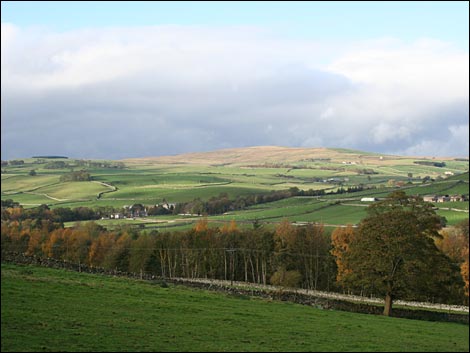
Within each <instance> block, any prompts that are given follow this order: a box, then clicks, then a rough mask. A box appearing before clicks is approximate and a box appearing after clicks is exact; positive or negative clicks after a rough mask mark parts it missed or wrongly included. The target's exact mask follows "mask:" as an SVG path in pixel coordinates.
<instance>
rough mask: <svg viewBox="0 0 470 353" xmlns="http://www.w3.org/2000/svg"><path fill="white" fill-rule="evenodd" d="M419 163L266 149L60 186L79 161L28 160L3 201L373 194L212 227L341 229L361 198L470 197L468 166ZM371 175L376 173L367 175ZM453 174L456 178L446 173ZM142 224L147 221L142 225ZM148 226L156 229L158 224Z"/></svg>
mask: <svg viewBox="0 0 470 353" xmlns="http://www.w3.org/2000/svg"><path fill="white" fill-rule="evenodd" d="M416 160H418V161H422V160H426V159H423V158H412V157H400V156H381V155H379V154H376V153H366V152H360V151H354V150H347V149H288V148H280V147H259V148H246V149H237V150H224V151H215V152H210V153H199V154H198V153H196V154H190V155H180V156H173V157H161V158H147V159H132V160H126V161H124V163H125V167H124V168H110V167H107V168H106V167H97V166H96V165H95V166H93V167H89V168H86V169H87V171H88V172H89V173H90V175H91V178H92V181H91V182H89V181H88V182H61V181H60V176H61V175H63V174H64V173H68V172H70V170H71V169H74V170H78V169H79V168H78V167H77V166H76V165H78V162H77V161H74V160H67V159H62V160H61V161H63V162H65V163H68V164H69V165H70V167H67V168H63V169H47V168H45V167H46V166H48V165H49V164H50V163H51V161H48V160H44V159H33V158H29V159H25V160H24V161H25V164H24V165H20V166H11V165H8V166H6V167H3V168H2V190H1V191H2V192H1V198H2V200H5V199H13V200H14V201H17V202H20V203H21V204H22V205H23V206H24V207H25V208H29V207H35V206H38V205H40V204H47V205H49V206H50V207H51V208H54V207H71V208H74V207H79V206H86V207H96V206H113V207H123V206H125V205H132V204H134V203H141V204H144V205H148V206H150V205H155V204H157V203H161V202H162V201H163V200H164V199H165V200H166V201H167V202H170V203H184V202H190V201H192V200H194V199H196V198H200V199H201V200H203V201H207V200H209V199H210V198H211V197H214V196H218V195H220V194H221V193H224V194H227V195H228V197H229V198H230V199H232V200H234V199H236V198H237V196H247V195H253V194H266V193H269V192H270V191H279V190H287V189H289V188H291V187H297V188H299V189H300V190H310V189H312V190H319V189H323V190H325V191H326V192H330V191H336V190H337V189H338V188H339V187H340V186H342V187H343V188H348V187H357V186H358V185H363V186H366V187H367V186H369V187H373V189H368V190H364V191H361V192H355V193H349V194H348V193H345V194H333V195H325V196H322V197H321V198H312V197H293V198H290V199H287V200H281V201H276V202H271V203H265V204H258V205H254V206H252V207H248V208H246V209H244V210H242V211H234V212H230V214H228V215H219V216H214V217H211V218H210V220H211V221H213V222H216V221H228V220H231V219H235V220H237V221H240V222H252V221H254V220H255V219H257V220H258V221H261V222H266V223H268V224H271V223H273V222H278V221H280V220H281V219H282V218H285V217H287V218H289V219H290V220H291V221H296V222H322V223H325V224H331V225H337V224H348V223H352V224H356V223H359V222H360V220H361V219H362V218H363V217H364V216H365V214H366V212H365V207H360V204H361V202H360V199H361V198H362V197H377V198H383V197H386V196H387V195H388V194H389V193H390V192H392V191H394V190H397V189H398V188H400V189H403V190H405V191H406V192H407V193H408V194H409V195H416V194H418V195H423V196H424V195H446V194H449V195H455V194H458V195H461V194H465V195H468V194H469V184H468V167H469V163H468V161H465V160H456V159H452V158H447V159H445V163H446V167H444V168H442V167H435V166H432V165H421V164H416V163H414V162H415V161H416ZM442 160H444V159H442ZM427 161H428V162H431V161H432V162H434V161H441V159H440V158H437V159H427ZM111 163H113V162H112V161H111ZM32 169H34V170H35V171H36V172H37V175H36V176H30V175H28V173H29V171H30V170H32ZM371 171H373V174H365V173H366V172H367V173H369V172H371ZM449 172H452V173H454V174H455V175H453V176H449V175H448V174H446V173H449ZM425 178H435V179H436V180H435V181H434V182H431V181H426V182H423V181H424V180H427V179H425ZM397 183H399V185H397ZM468 204H469V203H468V201H466V202H457V203H446V204H445V205H443V204H442V205H441V204H439V205H437V206H438V207H439V208H446V209H442V210H441V209H439V210H438V213H439V214H441V215H443V216H445V217H446V218H447V220H448V224H449V225H453V224H456V223H458V222H459V221H460V220H462V219H465V218H466V217H467V218H468ZM365 205H366V204H363V206H365ZM452 208H457V209H459V210H460V211H459V210H452ZM461 210H463V211H467V212H462V211H461ZM159 219H160V220H162V221H165V220H171V218H167V219H165V218H159ZM142 223H145V222H140V223H139V224H142ZM152 223H153V224H152ZM108 224H111V223H108ZM145 226H152V227H154V226H156V225H155V222H153V221H152V222H149V224H145ZM158 226H159V227H167V226H172V227H173V226H174V224H164V222H162V224H160V225H158Z"/></svg>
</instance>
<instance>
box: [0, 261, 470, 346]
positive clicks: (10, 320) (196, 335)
mask: <svg viewBox="0 0 470 353" xmlns="http://www.w3.org/2000/svg"><path fill="white" fill-rule="evenodd" d="M1 273H2V286H1V293H2V294H1V295H2V303H1V309H2V310H1V311H2V312H1V315H2V330H1V338H2V343H1V349H2V352H13V351H36V352H39V351H88V352H92V351H109V352H112V351H175V352H178V351H202V352H204V351H283V352H288V351H310V352H312V351H331V352H335V351H336V352H337V351H362V352H365V351H370V352H385V351H388V352H390V351H395V352H397V351H402V352H411V351H416V352H425V351H429V352H436V351H439V352H445V351H448V352H468V350H469V331H468V326H467V325H462V324H455V323H443V322H427V321H418V320H407V319H398V318H390V317H382V316H373V315H365V314H354V313H348V312H340V311H331V310H321V309H317V308H313V307H307V306H301V305H298V304H293V303H286V302H278V301H271V300H263V299H259V298H256V299H255V298H250V297H245V296H231V295H226V294H220V293H213V292H208V291H204V290H196V289H189V288H186V287H182V286H173V285H169V286H168V287H165V286H161V285H159V284H157V283H151V282H145V281H137V280H130V279H124V278H115V277H107V276H100V275H91V274H84V273H77V272H69V271H65V270H55V269H47V268H40V267H34V266H18V265H10V264H8V265H6V264H2V270H1Z"/></svg>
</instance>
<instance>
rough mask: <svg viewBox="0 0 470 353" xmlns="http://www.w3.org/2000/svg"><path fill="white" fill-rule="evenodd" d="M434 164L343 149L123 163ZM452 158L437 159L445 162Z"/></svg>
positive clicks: (231, 152)
mask: <svg viewBox="0 0 470 353" xmlns="http://www.w3.org/2000/svg"><path fill="white" fill-rule="evenodd" d="M415 159H419V160H423V159H429V160H434V159H433V157H410V156H406V157H405V156H392V155H385V154H379V153H371V152H362V151H356V150H349V149H342V148H294V147H280V146H256V147H244V148H230V149H222V150H217V151H211V152H197V153H185V154H179V155H174V156H161V157H144V158H130V159H125V160H123V162H125V163H131V164H132V163H136V164H142V163H145V164H146V163H148V164H154V163H155V164H182V163H184V164H199V165H229V164H233V165H238V166H240V165H254V164H256V165H262V164H275V163H282V164H287V163H302V162H310V163H311V162H333V163H343V162H344V163H345V164H358V165H361V164H362V165H377V164H381V165H387V164H393V165H395V164H397V160H403V163H404V164H408V163H406V161H405V160H409V161H411V160H415ZM453 159H454V158H449V157H439V158H438V160H441V161H446V160H453Z"/></svg>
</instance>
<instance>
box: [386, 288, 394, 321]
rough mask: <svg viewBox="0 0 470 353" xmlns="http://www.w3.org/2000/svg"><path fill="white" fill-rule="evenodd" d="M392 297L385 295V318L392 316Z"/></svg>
mask: <svg viewBox="0 0 470 353" xmlns="http://www.w3.org/2000/svg"><path fill="white" fill-rule="evenodd" d="M392 302H393V299H392V296H391V295H390V294H389V293H387V295H386V296H385V306H384V315H385V316H391V315H392Z"/></svg>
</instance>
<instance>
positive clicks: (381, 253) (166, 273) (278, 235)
mask: <svg viewBox="0 0 470 353" xmlns="http://www.w3.org/2000/svg"><path fill="white" fill-rule="evenodd" d="M10 204H11V205H10V206H15V204H14V203H13V204H12V203H10ZM18 210H21V208H18V207H10V208H7V209H6V210H5V212H6V213H8V214H9V215H10V216H11V217H10V218H8V219H6V220H3V219H2V225H1V246H2V251H15V252H22V253H26V254H27V255H35V256H41V257H53V258H56V259H61V260H67V261H71V262H75V263H84V264H87V265H90V266H95V267H103V268H105V269H111V270H113V269H116V270H120V271H127V272H135V273H138V272H140V271H145V272H150V273H153V274H155V275H160V276H163V277H187V278H201V277H202V278H213V279H225V280H235V281H246V282H254V283H263V284H268V283H271V284H276V285H281V286H289V287H301V288H307V289H317V290H327V291H332V290H333V291H341V290H342V291H347V292H350V293H354V294H362V295H367V296H369V295H373V296H380V295H382V296H383V297H384V298H385V303H386V305H385V308H384V314H386V315H390V314H391V309H392V303H393V301H394V300H395V299H406V300H420V301H434V302H442V303H449V304H462V303H467V304H468V233H469V230H468V229H469V224H468V220H466V222H463V223H461V224H460V225H459V226H458V227H455V228H448V229H446V230H445V231H441V232H439V230H440V227H441V223H440V217H439V216H438V215H437V214H436V213H435V211H434V210H433V209H432V205H431V204H429V203H426V202H423V201H422V199H421V198H419V197H409V196H407V195H406V194H405V193H404V192H402V191H398V192H395V193H392V194H391V195H389V196H388V197H387V198H386V199H385V200H383V201H380V202H376V203H374V204H372V205H371V206H369V207H368V212H369V215H368V216H367V217H366V218H365V219H364V220H363V221H361V223H360V224H359V227H358V228H353V227H345V228H343V227H341V228H337V229H335V230H334V232H333V233H332V235H331V237H330V235H328V234H326V232H325V230H324V228H323V226H322V225H318V224H309V225H306V226H302V227H300V226H294V225H292V224H291V223H290V222H289V221H288V220H287V219H285V220H283V221H282V222H281V223H280V224H278V225H277V226H276V228H275V229H273V230H271V229H267V228H265V227H263V226H261V225H260V224H259V223H256V224H254V225H253V229H239V228H238V227H237V224H236V223H235V222H234V221H232V222H231V223H230V224H228V223H226V224H225V225H224V226H223V227H217V228H213V227H212V228H210V227H208V221H207V218H202V219H200V220H199V221H198V222H197V223H196V225H195V226H194V228H193V229H191V230H187V231H180V232H173V233H158V232H157V231H151V232H146V231H143V232H139V231H138V230H136V229H132V228H127V227H123V228H120V229H118V230H115V231H112V232H111V231H107V230H106V229H105V228H103V227H101V226H99V225H97V224H95V223H93V222H89V223H86V224H82V225H78V226H76V227H74V228H64V227H63V226H62V224H61V223H60V222H56V220H55V219H54V218H53V217H49V216H50V215H51V211H50V210H47V209H44V208H43V209H41V208H39V209H37V210H36V211H35V212H37V214H36V215H35V217H33V218H22V217H16V218H15V217H13V216H14V213H15V212H17V211H18ZM2 212H3V210H2ZM2 215H3V214H2ZM30 215H31V216H34V214H30ZM48 215H49V216H48Z"/></svg>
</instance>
